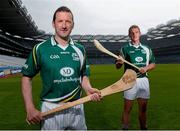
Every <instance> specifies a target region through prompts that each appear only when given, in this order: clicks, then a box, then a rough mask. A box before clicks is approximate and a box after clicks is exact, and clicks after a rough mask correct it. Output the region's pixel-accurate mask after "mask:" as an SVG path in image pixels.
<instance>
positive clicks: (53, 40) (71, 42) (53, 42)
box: [51, 36, 74, 46]
mask: <svg viewBox="0 0 180 131" xmlns="http://www.w3.org/2000/svg"><path fill="white" fill-rule="evenodd" d="M68 43H69V44H71V45H74V41H73V40H72V38H71V37H70V38H69V42H68ZM51 45H52V46H55V45H58V43H57V42H56V40H55V39H54V36H52V37H51Z"/></svg>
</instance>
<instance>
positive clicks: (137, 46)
mask: <svg viewBox="0 0 180 131" xmlns="http://www.w3.org/2000/svg"><path fill="white" fill-rule="evenodd" d="M129 45H130V46H133V47H135V48H139V47H140V46H141V43H139V44H138V45H134V44H132V43H131V42H129Z"/></svg>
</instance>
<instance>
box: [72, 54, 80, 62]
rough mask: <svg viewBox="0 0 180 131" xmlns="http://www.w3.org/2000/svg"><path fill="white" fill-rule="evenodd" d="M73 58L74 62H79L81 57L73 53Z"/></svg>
mask: <svg viewBox="0 0 180 131" xmlns="http://www.w3.org/2000/svg"><path fill="white" fill-rule="evenodd" d="M72 58H73V60H74V61H79V56H78V54H77V53H72Z"/></svg>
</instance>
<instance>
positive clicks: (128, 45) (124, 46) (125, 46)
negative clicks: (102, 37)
mask: <svg viewBox="0 0 180 131" xmlns="http://www.w3.org/2000/svg"><path fill="white" fill-rule="evenodd" d="M128 47H130V44H129V42H126V43H124V44H123V46H122V48H128Z"/></svg>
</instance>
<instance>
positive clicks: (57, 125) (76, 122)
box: [41, 102, 87, 130]
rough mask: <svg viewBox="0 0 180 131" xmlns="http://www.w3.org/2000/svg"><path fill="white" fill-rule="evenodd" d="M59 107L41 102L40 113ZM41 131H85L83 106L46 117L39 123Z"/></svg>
mask: <svg viewBox="0 0 180 131" xmlns="http://www.w3.org/2000/svg"><path fill="white" fill-rule="evenodd" d="M61 105H62V104H61ZM61 105H60V104H56V103H49V102H43V103H42V107H41V111H42V112H45V111H48V110H50V109H53V108H56V107H59V106H61ZM41 130H87V126H86V122H85V116H84V107H83V104H80V105H77V106H74V107H71V108H68V109H66V110H63V111H60V112H58V113H55V114H54V115H52V116H51V115H50V116H48V117H46V118H45V120H43V121H42V123H41Z"/></svg>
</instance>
